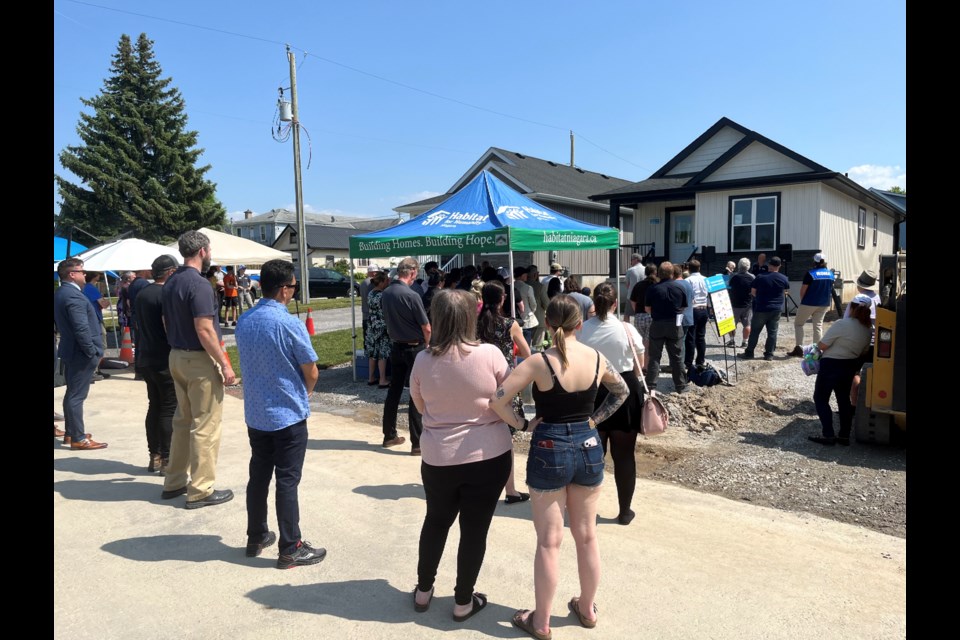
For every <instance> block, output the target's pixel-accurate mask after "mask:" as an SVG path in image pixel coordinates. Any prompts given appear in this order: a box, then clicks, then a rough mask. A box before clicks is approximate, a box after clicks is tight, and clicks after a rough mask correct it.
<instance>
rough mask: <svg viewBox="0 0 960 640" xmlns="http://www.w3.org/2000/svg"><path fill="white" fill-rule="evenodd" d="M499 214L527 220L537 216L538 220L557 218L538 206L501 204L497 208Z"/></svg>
mask: <svg viewBox="0 0 960 640" xmlns="http://www.w3.org/2000/svg"><path fill="white" fill-rule="evenodd" d="M497 216H502V217H504V218H506V219H508V220H526V219H527V218H535V219H537V220H556V219H557V216H555V215H553V214H552V213H550V212H549V211H544V210H543V209H537V208H536V207H518V206H515V205H501V206H500V208H499V209H497Z"/></svg>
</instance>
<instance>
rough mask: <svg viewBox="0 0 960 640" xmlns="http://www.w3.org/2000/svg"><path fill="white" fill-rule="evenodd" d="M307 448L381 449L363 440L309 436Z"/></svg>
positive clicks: (336, 449)
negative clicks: (325, 438)
mask: <svg viewBox="0 0 960 640" xmlns="http://www.w3.org/2000/svg"><path fill="white" fill-rule="evenodd" d="M307 449H315V450H318V451H321V450H329V451H375V450H380V449H382V447H379V446H377V445H375V444H372V443H370V442H365V441H363V440H317V439H314V438H311V439H309V440H307ZM407 455H410V454H409V453H408V454H407Z"/></svg>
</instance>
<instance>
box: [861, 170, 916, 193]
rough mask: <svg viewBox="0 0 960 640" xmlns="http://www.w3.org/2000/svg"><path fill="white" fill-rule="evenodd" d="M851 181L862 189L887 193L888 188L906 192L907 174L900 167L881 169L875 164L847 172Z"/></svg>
mask: <svg viewBox="0 0 960 640" xmlns="http://www.w3.org/2000/svg"><path fill="white" fill-rule="evenodd" d="M847 175H848V176H849V177H850V179H851V180H853V181H854V182H856V183H857V184H859V185H860V186H862V187H866V188H867V189H869V188H870V187H874V188H877V189H882V190H884V191H889V190H890V187H900V188H901V189H903V190H904V191H906V190H907V172H906V171H905V170H903V169H901V168H900V165H896V166H893V167H881V166H878V165H875V164H861V165H858V166H856V167H851V168H850V169H848V170H847Z"/></svg>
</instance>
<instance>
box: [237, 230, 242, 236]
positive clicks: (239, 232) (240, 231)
mask: <svg viewBox="0 0 960 640" xmlns="http://www.w3.org/2000/svg"><path fill="white" fill-rule="evenodd" d="M242 233H243V229H237V237H238V238H239V237H240V234H242Z"/></svg>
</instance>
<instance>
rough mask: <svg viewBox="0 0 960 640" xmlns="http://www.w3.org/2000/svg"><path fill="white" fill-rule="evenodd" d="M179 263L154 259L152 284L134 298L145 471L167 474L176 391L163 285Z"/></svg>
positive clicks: (175, 408)
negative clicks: (142, 387) (143, 403)
mask: <svg viewBox="0 0 960 640" xmlns="http://www.w3.org/2000/svg"><path fill="white" fill-rule="evenodd" d="M179 266H180V264H179V263H178V262H177V259H176V258H174V257H173V256H171V255H162V256H159V257H157V259H156V260H154V261H153V264H152V265H150V267H151V272H152V273H151V275H152V276H153V284H151V285H147V286H146V287H144V288H143V290H142V291H140V293H139V294H137V298H136V300H134V301H133V304H134V307H135V308H136V313H135V314H134V318H135V319H136V320H135V321H136V323H137V335H138V336H139V339H138V340H137V351H138V352H139V353H138V354H137V355H138V357H137V361H136V372H137V373H138V374H140V376H141V377H142V378H143V381H144V382H146V383H147V416H146V418H145V420H144V426H145V427H146V434H147V451H148V452H149V454H150V460H149V462H148V463H147V472H148V473H156V472H159V473H160V475H161V476H163V475H166V470H167V462H168V461H169V459H170V438H171V436H172V434H173V414H174V413H176V411H177V391H176V389H175V387H174V384H173V377H172V376H171V375H170V363H169V359H170V344H169V343H168V342H167V330H166V328H165V327H164V325H163V300H162V291H163V285H164V283H165V282H166V281H167V278H169V277H170V274H172V273H173V272H174V271H176V270H177V267H179Z"/></svg>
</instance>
